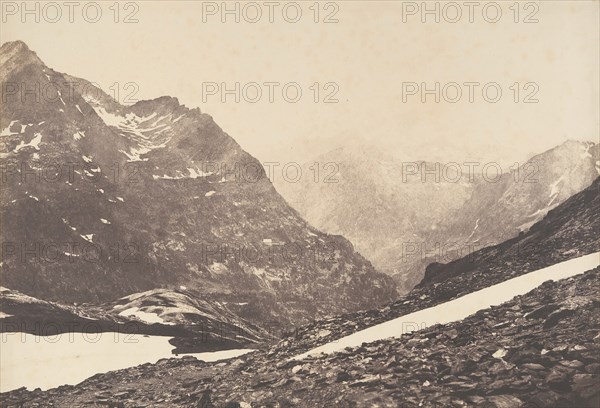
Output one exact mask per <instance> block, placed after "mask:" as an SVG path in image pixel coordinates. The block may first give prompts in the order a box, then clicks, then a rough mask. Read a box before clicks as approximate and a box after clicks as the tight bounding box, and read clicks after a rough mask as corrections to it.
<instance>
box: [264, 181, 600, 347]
mask: <svg viewBox="0 0 600 408" xmlns="http://www.w3.org/2000/svg"><path fill="white" fill-rule="evenodd" d="M599 231H600V177H598V178H596V180H594V182H593V183H592V185H590V186H589V187H587V188H586V189H584V190H583V191H581V192H579V193H577V194H575V195H573V196H572V197H570V198H569V199H567V200H566V201H565V202H563V203H562V204H560V205H558V206H557V207H556V208H554V209H553V210H551V211H549V212H548V214H546V216H545V217H544V218H543V219H542V220H540V221H538V222H537V223H536V224H534V225H533V226H532V227H531V228H530V229H529V230H528V231H527V232H524V233H522V234H519V236H517V237H515V238H512V239H510V240H507V241H505V242H503V243H500V244H498V245H492V246H489V247H486V248H482V249H480V250H478V251H476V252H473V253H471V254H468V255H467V256H465V257H462V258H459V259H457V260H454V261H451V262H448V263H446V264H442V263H434V264H430V265H429V267H428V268H427V271H426V273H425V276H424V278H423V279H422V281H421V282H420V283H419V284H418V285H417V286H416V287H415V288H414V289H413V290H411V291H410V292H409V293H408V294H406V295H404V296H402V297H400V298H399V299H398V300H396V301H394V302H392V303H390V304H388V305H386V306H385V307H380V308H377V309H371V310H366V311H359V312H353V313H349V314H346V315H342V316H335V317H331V318H327V319H322V320H319V321H316V322H313V323H311V324H308V325H306V326H303V327H301V328H299V329H297V330H295V331H294V332H292V333H289V335H288V336H287V337H286V338H285V339H284V340H282V341H281V342H280V343H279V344H278V345H276V346H275V347H274V348H275V349H277V350H278V352H281V353H285V354H284V355H283V356H282V358H284V357H285V356H286V355H287V356H288V357H289V354H293V355H295V354H301V353H304V352H306V351H308V350H311V349H313V348H315V347H317V346H320V345H322V344H325V343H328V342H331V341H335V340H336V339H339V338H342V337H344V336H347V335H349V334H352V333H354V332H356V331H359V330H363V329H365V328H368V327H372V326H375V325H377V324H380V323H383V322H387V321H390V320H392V319H395V318H398V317H401V316H405V315H408V314H410V313H413V312H416V311H419V310H422V309H425V308H429V307H433V306H436V305H439V304H442V303H445V302H448V301H450V300H453V299H457V298H459V297H462V296H465V295H467V294H469V293H472V292H475V291H478V290H481V289H484V288H487V287H490V286H492V285H495V284H498V283H501V282H504V281H506V280H508V279H511V278H515V277H518V276H521V275H524V274H526V273H529V272H532V271H535V270H539V269H542V268H545V267H548V266H550V265H554V264H557V263H559V262H562V261H566V260H570V259H574V258H578V257H581V256H583V255H588V254H593V253H595V252H597V251H598V248H600V234H599V233H598V232H599ZM598 264H600V259H598Z"/></svg>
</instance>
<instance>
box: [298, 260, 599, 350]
mask: <svg viewBox="0 0 600 408" xmlns="http://www.w3.org/2000/svg"><path fill="white" fill-rule="evenodd" d="M598 265H600V252H595V253H592V254H589V255H585V256H582V257H579V258H574V259H570V260H568V261H564V262H560V263H557V264H554V265H552V266H548V267H546V268H542V269H538V270H537V271H533V272H530V273H527V274H525V275H521V276H518V277H516V278H513V279H509V280H507V281H504V282H502V283H499V284H496V285H492V286H490V287H488V288H485V289H481V290H478V291H476V292H473V293H469V294H468V295H465V296H463V297H460V298H458V299H454V300H451V301H449V302H446V303H442V304H440V305H437V306H434V307H430V308H427V309H423V310H419V311H417V312H414V313H409V314H407V315H404V316H400V317H398V318H396V319H393V320H390V321H387V322H385V323H381V324H378V325H376V326H372V327H369V328H368V329H365V330H361V331H359V332H356V333H353V334H351V335H349V336H346V337H343V338H341V339H339V340H335V341H333V342H331V343H327V344H324V345H322V346H319V347H316V348H314V349H312V350H310V351H308V352H306V353H304V354H301V355H298V356H296V357H293V358H292V359H293V360H302V359H304V358H306V357H308V356H309V355H312V356H316V355H318V354H321V353H325V354H329V353H334V352H336V351H341V350H343V349H345V348H346V347H357V346H360V345H361V344H362V343H370V342H373V341H376V340H381V339H386V338H389V337H401V336H402V335H403V334H405V333H409V332H412V331H415V330H420V329H423V328H426V327H430V326H433V325H435V324H446V323H450V322H455V321H458V320H462V319H464V318H466V317H467V316H470V315H472V314H474V313H476V312H478V311H479V310H483V309H487V308H489V307H492V306H498V305H500V304H502V303H504V302H506V301H509V300H510V299H512V298H514V297H515V296H518V295H524V294H525V293H527V292H530V291H531V290H533V289H535V288H536V287H538V286H540V285H541V284H542V283H544V282H546V281H548V280H560V279H566V278H569V277H571V276H575V275H579V274H581V273H583V272H585V271H588V270H590V269H593V268H595V267H597V266H598Z"/></svg>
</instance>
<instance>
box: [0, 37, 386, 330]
mask: <svg viewBox="0 0 600 408" xmlns="http://www.w3.org/2000/svg"><path fill="white" fill-rule="evenodd" d="M0 80H1V82H2V83H3V84H6V86H5V88H4V89H5V95H3V97H4V99H5V101H3V104H2V110H1V112H0V114H1V115H0V118H1V123H0V128H1V133H0V135H1V139H0V140H1V141H2V145H1V150H0V155H1V156H0V157H1V158H2V162H3V177H2V192H1V196H0V198H1V216H2V231H1V233H2V236H3V237H5V239H7V241H6V242H4V243H3V248H2V266H1V272H0V278H1V280H2V283H3V286H5V287H7V288H9V289H11V290H15V291H19V292H22V293H23V294H26V295H29V296H32V297H34V298H38V299H41V300H45V301H54V302H58V303H60V304H71V303H73V302H76V303H86V304H105V303H108V302H112V301H115V300H117V299H119V298H121V297H123V296H127V295H131V294H134V293H143V292H147V291H153V290H157V289H165V290H169V291H178V290H184V291H185V293H186V296H189V297H190V298H191V299H201V300H202V301H206V302H210V303H212V304H214V302H221V303H222V302H229V303H230V304H233V303H238V304H239V305H238V306H237V307H236V309H237V310H236V314H237V315H238V316H239V317H240V318H242V319H249V320H252V321H253V322H254V323H260V324H264V323H265V322H271V321H275V322H279V324H282V325H289V324H298V323H301V322H307V321H308V320H312V319H314V318H316V317H318V316H322V315H325V314H331V313H343V312H348V311H352V310H359V309H363V308H366V307H372V306H373V305H375V304H382V303H385V302H388V301H391V300H393V299H394V298H395V297H396V291H395V285H394V282H393V281H392V280H391V279H390V278H389V277H388V276H386V275H384V274H381V273H378V272H377V271H376V270H375V269H374V268H373V266H372V265H371V264H370V262H368V261H367V260H366V259H364V258H363V257H362V256H361V255H360V254H358V253H357V252H356V251H355V250H354V247H353V246H352V245H351V244H350V243H349V242H348V241H347V240H346V239H345V238H343V237H341V236H337V235H330V234H325V233H321V232H320V231H318V230H316V229H314V228H312V227H311V226H310V225H309V224H308V223H307V222H305V221H304V220H303V219H302V218H301V217H300V216H299V214H298V213H297V212H296V211H295V210H293V209H292V208H291V207H290V206H289V205H288V204H287V203H286V202H285V201H284V200H283V199H282V198H281V196H280V195H279V194H278V193H277V192H276V191H275V188H274V187H273V185H272V184H271V183H270V181H269V180H268V178H267V177H265V172H264V169H263V167H262V165H261V164H260V163H259V162H258V161H257V160H256V159H255V158H254V157H252V156H251V155H250V154H248V153H246V152H245V151H244V150H243V149H242V148H241V147H240V146H239V145H238V144H237V143H236V142H235V140H234V139H233V138H231V137H230V136H229V135H227V134H226V133H225V132H224V131H223V130H222V129H221V128H219V126H218V125H217V124H216V123H215V122H214V121H213V119H212V118H211V117H210V116H209V115H207V114H205V113H202V112H201V111H200V110H199V109H189V108H187V107H185V106H183V105H181V104H180V103H179V102H178V101H177V99H175V98H171V97H166V96H165V97H160V98H157V99H153V100H148V101H140V102H137V103H135V104H133V105H131V106H125V105H121V104H120V103H118V102H117V101H116V100H114V99H113V98H111V97H110V96H109V95H107V94H105V93H104V92H103V91H101V90H100V89H99V88H97V87H95V86H94V85H93V84H92V83H91V82H88V81H86V80H83V79H78V78H76V77H72V76H69V75H67V74H62V73H60V72H57V71H55V70H53V69H51V68H49V67H47V66H45V65H44V63H43V62H42V61H41V60H40V59H39V58H38V57H37V55H36V54H35V53H34V52H32V51H31V50H29V48H28V47H27V46H26V45H25V44H24V43H22V42H11V43H5V44H4V45H2V48H1V58H0ZM8 239H9V240H10V241H8Z"/></svg>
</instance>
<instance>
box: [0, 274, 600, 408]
mask: <svg viewBox="0 0 600 408" xmlns="http://www.w3.org/2000/svg"><path fill="white" fill-rule="evenodd" d="M598 293H600V268H596V269H595V270H593V271H588V272H586V273H585V274H582V275H578V276H576V277H573V278H569V279H565V280H562V281H559V282H554V281H549V282H546V283H544V284H543V285H542V286H540V287H539V288H537V289H535V290H533V291H532V292H530V293H528V294H526V295H524V296H519V297H516V298H514V299H513V300H512V301H510V302H507V303H505V304H502V305H501V306H499V307H494V308H491V309H486V310H482V311H480V312H478V313H476V314H474V315H472V316H470V317H468V318H467V319H465V320H463V321H461V322H457V323H454V324H448V325H436V326H432V327H428V328H425V329H424V330H421V331H418V332H413V333H411V334H406V335H404V336H403V337H402V338H400V339H394V338H390V339H385V340H381V341H377V342H373V343H369V344H363V345H362V346H360V347H355V348H348V349H346V350H344V351H343V352H339V353H334V354H331V355H322V356H320V357H308V358H305V359H303V360H299V361H298V360H290V359H289V358H286V357H285V356H289V355H290V353H285V352H281V351H277V349H270V350H262V351H257V352H254V353H250V354H248V355H245V356H242V357H239V358H236V359H232V360H229V361H226V362H221V363H218V364H209V363H204V362H201V361H197V360H196V359H194V358H193V357H190V358H183V359H168V360H161V361H159V362H158V363H157V364H156V365H150V364H145V365H141V366H138V367H135V368H131V369H126V370H121V371H116V372H112V373H108V374H99V375H96V376H94V377H92V378H90V379H88V380H86V381H84V382H82V383H81V384H79V385H76V386H63V387H59V388H56V389H52V390H49V391H47V392H42V391H39V390H36V391H25V390H23V389H21V390H15V391H12V392H9V393H4V394H2V396H1V397H0V398H1V399H0V400H1V401H2V405H3V406H6V407H12V406H15V407H17V406H18V407H36V406H39V407H41V406H44V407H50V406H56V407H76V406H110V407H145V406H154V407H173V406H181V407H192V406H193V407H213V406H214V407H231V408H233V407H244V408H247V407H258V406H260V407H288V406H297V407H317V406H318V407H323V406H335V407H365V406H372V407H419V406H421V407H486V408H492V407H496V408H513V407H514V408H519V407H528V408H532V407H533V408H535V407H540V408H541V407H556V408H558V407H565V408H566V407H578V408H579V407H581V408H586V407H590V408H591V407H597V406H598V404H600V387H599V381H598V380H599V377H598V376H599V375H600V357H599V356H600V343H599V342H600V315H599V314H598V307H599V306H600V298H598ZM574 333H576V335H574ZM290 343H291V340H289V341H287V342H282V343H280V344H279V347H278V349H279V350H281V349H284V348H286V345H288V346H289V344H290Z"/></svg>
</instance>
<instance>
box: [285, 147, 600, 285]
mask: <svg viewBox="0 0 600 408" xmlns="http://www.w3.org/2000/svg"><path fill="white" fill-rule="evenodd" d="M599 160H600V145H598V144H594V143H591V142H578V141H567V142H565V143H564V144H562V145H560V146H557V147H555V148H554V149H551V150H548V151H546V152H543V153H541V154H539V155H536V156H534V157H532V158H531V159H530V160H528V161H527V162H526V163H522V164H521V165H520V166H518V167H517V166H514V165H513V166H512V167H511V168H510V170H509V169H508V168H504V169H503V168H502V167H501V166H500V165H499V164H495V163H478V164H471V165H466V164H464V163H428V162H416V163H413V162H410V163H404V162H402V161H401V160H398V159H397V158H394V157H392V156H390V155H388V154H386V153H382V152H380V151H377V150H376V149H373V148H369V149H356V148H350V147H349V148H341V149H337V150H334V151H332V152H329V153H327V154H324V155H322V156H320V157H318V158H316V159H315V160H314V161H311V162H309V163H306V164H305V165H304V166H303V171H302V174H303V175H304V177H302V178H301V179H300V180H299V181H298V182H296V183H289V182H285V180H283V179H281V178H279V179H275V182H276V186H277V189H278V191H280V192H281V193H282V195H283V196H284V197H285V198H286V200H288V202H289V203H290V204H291V205H292V206H294V208H296V209H297V210H298V211H299V212H300V214H302V215H303V216H304V217H305V218H306V219H307V220H308V221H309V222H310V223H311V224H312V225H314V226H316V227H317V228H319V229H321V230H323V231H326V232H330V233H335V234H343V235H344V236H345V237H347V238H348V239H349V240H350V241H351V242H352V243H353V244H354V245H356V247H357V249H358V250H359V251H360V252H361V253H362V254H364V255H365V256H366V257H367V258H368V259H369V260H371V261H372V262H373V264H374V265H375V267H377V268H379V269H380V270H382V271H384V272H386V273H389V274H391V275H394V278H395V279H396V280H397V282H398V284H399V289H400V290H401V291H403V292H408V291H409V290H410V289H411V288H413V287H414V286H415V285H416V284H417V283H419V281H420V280H421V279H422V278H423V273H424V271H425V267H426V266H427V265H428V264H429V263H432V262H449V261H451V260H454V259H458V258H461V257H463V256H465V255H466V254H468V253H470V252H472V251H473V250H474V248H475V249H479V248H482V247H486V246H490V245H494V244H497V243H500V242H502V241H505V240H507V239H510V238H512V237H514V236H516V235H518V234H519V233H520V232H521V231H526V230H527V229H528V228H529V227H530V226H531V225H533V224H535V223H536V222H537V221H539V220H540V219H541V218H542V217H543V216H544V215H545V214H546V213H547V212H548V211H549V210H551V209H552V208H555V207H556V206H557V205H559V204H560V203H561V202H563V201H564V200H566V199H567V198H569V197H570V196H571V195H573V194H575V193H577V192H579V191H581V190H582V189H584V188H586V187H587V186H589V185H590V184H591V183H592V181H593V180H594V179H595V178H596V177H598V174H600V161H599ZM467 161H468V160H465V162H467ZM317 168H318V169H320V170H321V173H320V177H319V178H318V179H315V177H313V176H315V174H316V173H315V171H316V170H315V169H317ZM484 168H485V170H484ZM324 170H327V171H324ZM503 171H504V173H503V174H498V173H497V172H499V173H502V172H503ZM324 173H326V174H324ZM325 176H327V177H325Z"/></svg>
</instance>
